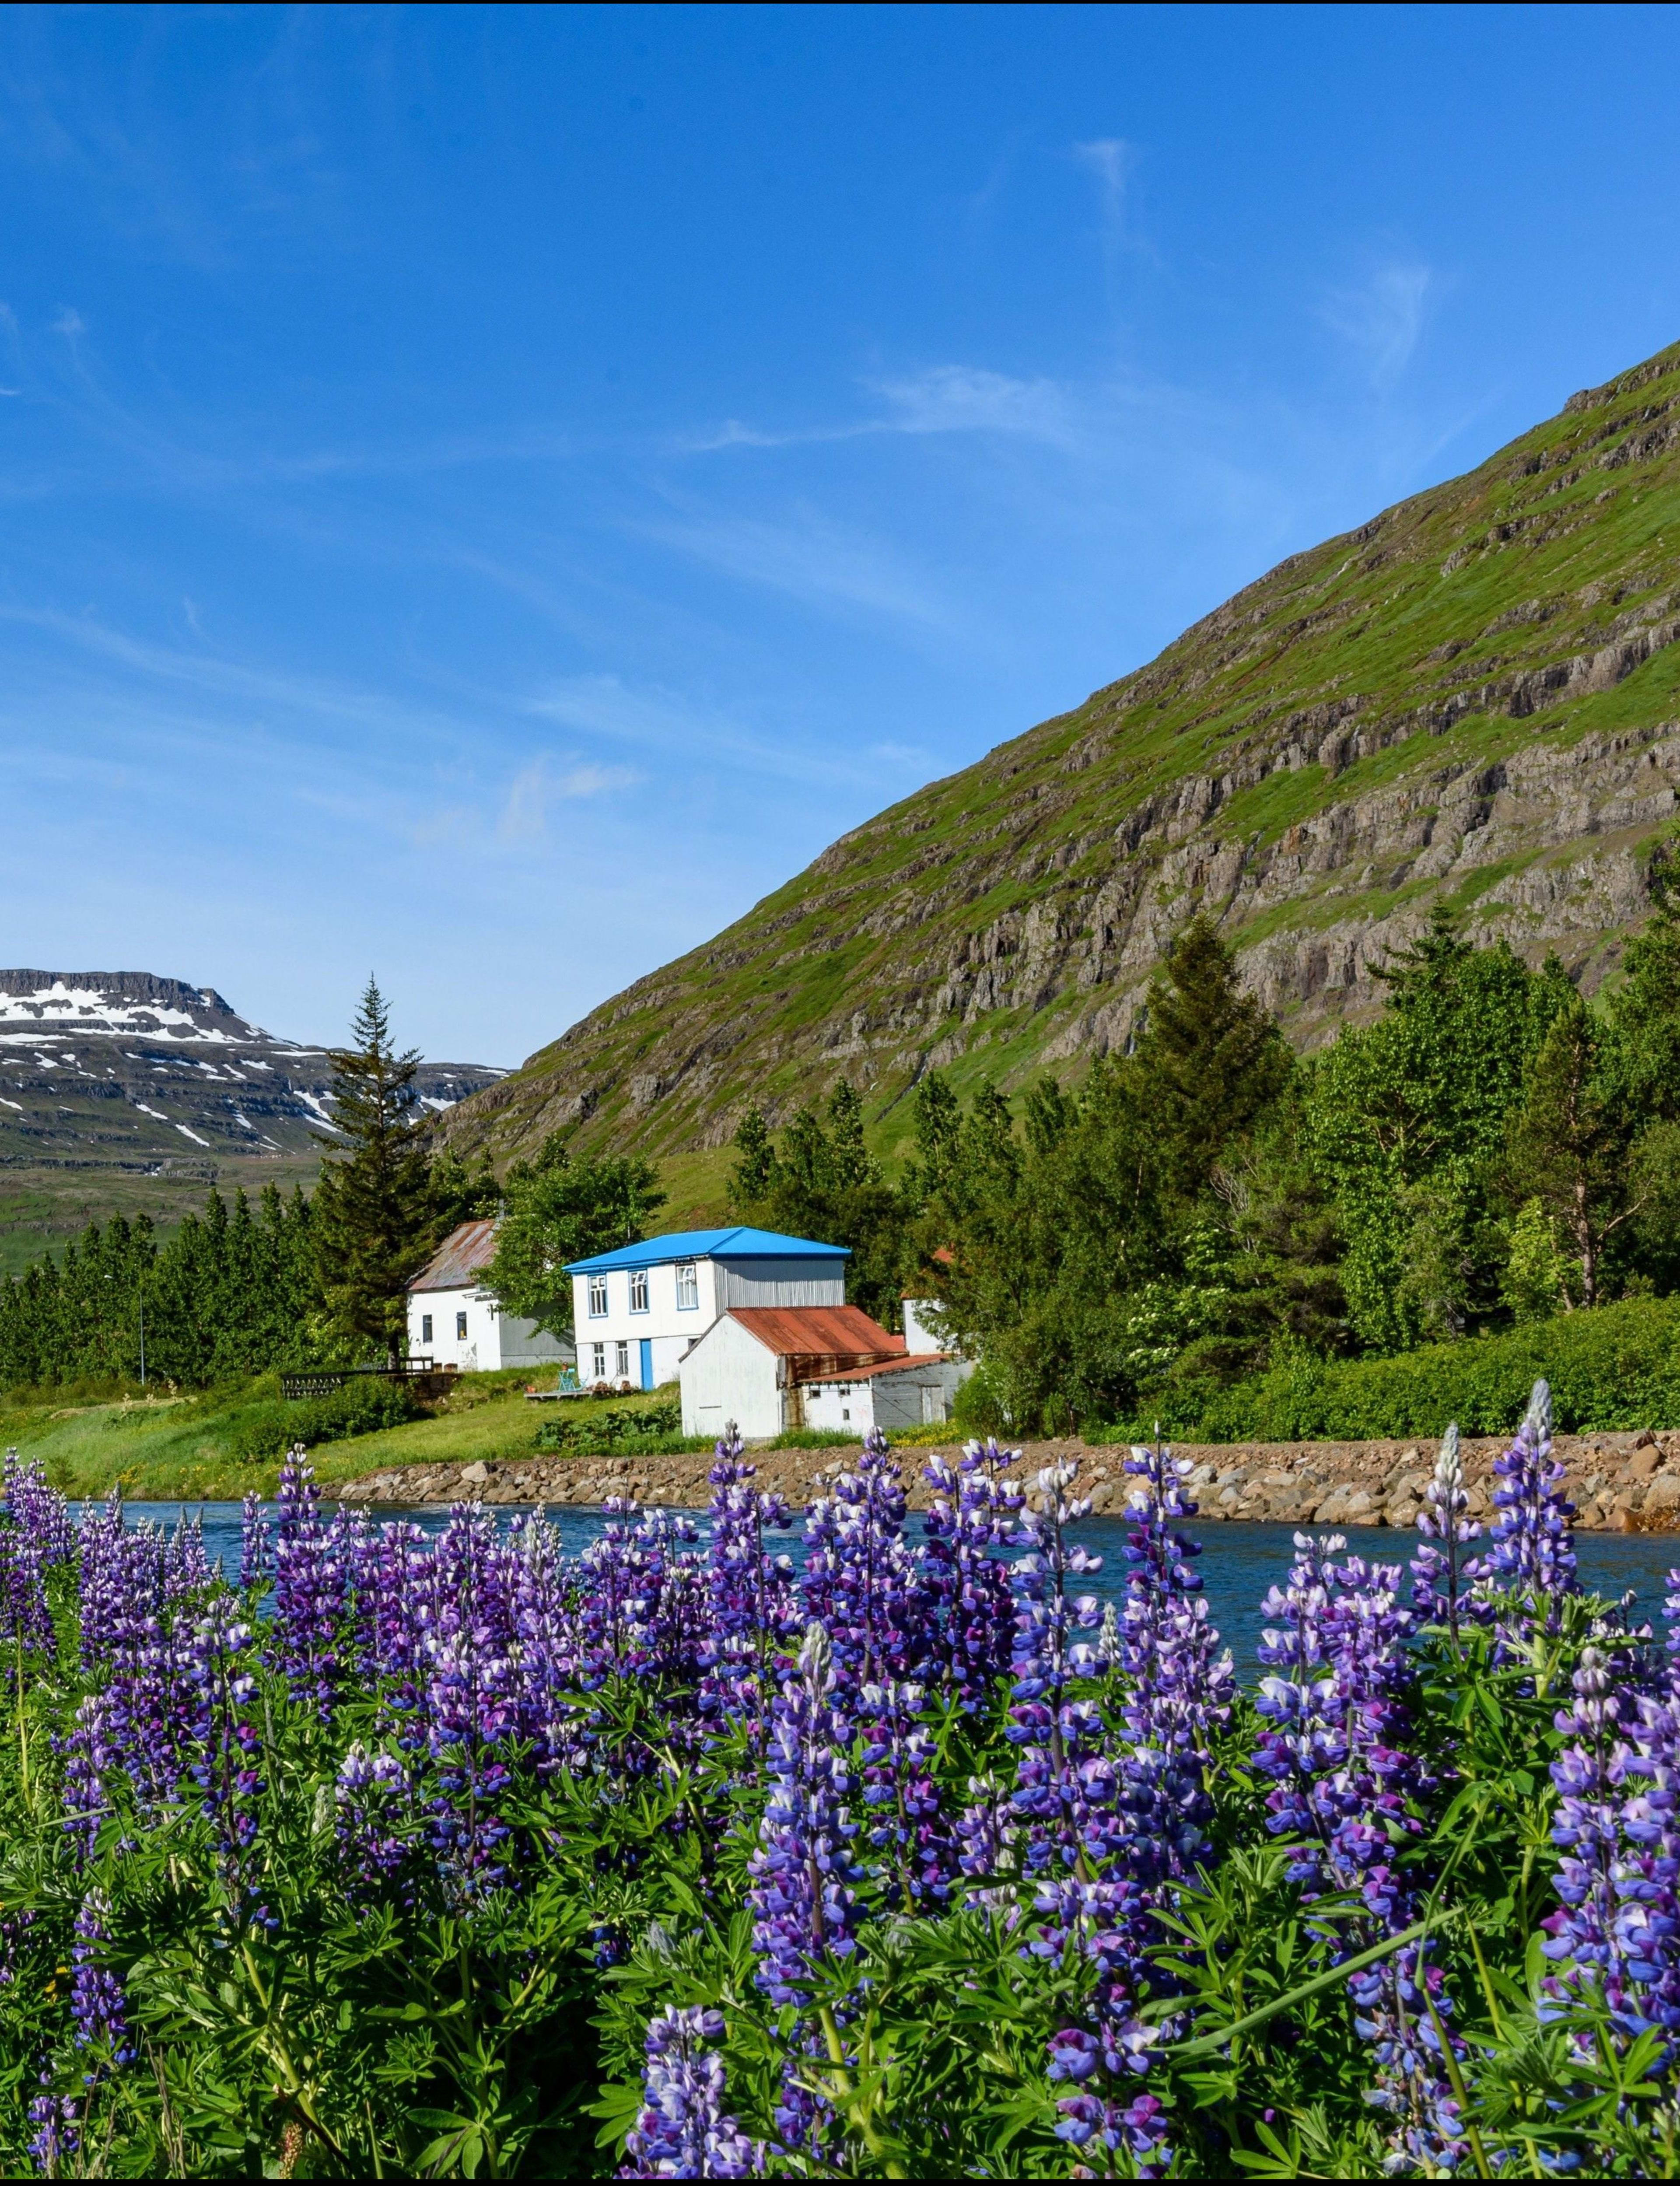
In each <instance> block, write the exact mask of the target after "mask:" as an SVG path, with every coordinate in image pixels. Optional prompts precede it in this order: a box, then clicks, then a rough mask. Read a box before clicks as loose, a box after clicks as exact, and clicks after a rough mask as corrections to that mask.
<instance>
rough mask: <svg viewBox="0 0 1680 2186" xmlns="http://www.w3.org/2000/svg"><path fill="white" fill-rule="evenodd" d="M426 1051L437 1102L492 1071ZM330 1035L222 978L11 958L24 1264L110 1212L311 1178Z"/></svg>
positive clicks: (11, 1162)
mask: <svg viewBox="0 0 1680 2186" xmlns="http://www.w3.org/2000/svg"><path fill="white" fill-rule="evenodd" d="M500 1076H501V1073H500V1072H499V1071H496V1070H494V1069H490V1068H487V1067H485V1066H484V1065H483V1064H479V1063H457V1062H428V1063H423V1064H422V1065H421V1067H420V1070H419V1073H418V1076H417V1081H416V1082H417V1087H418V1090H419V1092H420V1096H421V1098H422V1100H423V1101H424V1103H425V1105H426V1106H427V1107H428V1108H429V1109H430V1110H431V1111H433V1113H443V1112H444V1111H445V1110H446V1109H449V1108H451V1107H453V1106H454V1105H455V1103H456V1101H460V1100H461V1099H462V1097H463V1096H465V1095H467V1094H468V1093H471V1092H473V1091H476V1090H479V1089H480V1088H482V1087H484V1086H486V1085H491V1084H493V1083H494V1082H495V1081H496V1079H497V1078H499V1077H500ZM332 1079H333V1072H332V1064H331V1062H330V1060H329V1058H328V1051H327V1049H326V1048H325V1047H324V1046H321V1045H310V1044H308V1043H305V1042H303V1041H299V1040H285V1039H282V1038H279V1037H277V1035H276V1034H272V1033H270V1032H266V1031H265V1030H264V1029H262V1027H261V1026H260V1025H256V1024H253V1023H250V1022H249V1020H248V1019H247V1018H244V1017H241V1016H239V1014H238V1012H237V1011H235V1010H234V1009H233V1008H232V1006H231V1005H230V1004H229V1003H228V1002H227V1001H224V1000H223V998H222V996H221V995H219V994H218V993H217V992H216V989H214V988H212V987H199V986H193V985H192V984H189V983H188V982H187V981H185V980H181V979H170V978H158V977H157V976H155V975H154V974H153V973H151V972H50V971H36V970H15V971H0V1241H3V1242H4V1244H5V1245H6V1246H7V1247H8V1250H7V1251H6V1253H5V1254H4V1258H6V1259H7V1260H8V1261H9V1262H12V1263H15V1261H16V1260H17V1258H20V1257H22V1256H25V1255H26V1253H27V1252H28V1251H31V1250H39V1249H40V1246H41V1243H42V1241H43V1240H44V1239H45V1238H47V1237H49V1236H52V1235H53V1234H55V1233H58V1232H60V1231H62V1230H65V1229H73V1228H79V1227H80V1226H81V1224H82V1223H84V1222H87V1221H88V1220H96V1219H104V1217H106V1216H108V1215H109V1214H138V1213H147V1214H151V1215H152V1216H153V1217H154V1219H164V1220H168V1219H174V1218H176V1217H178V1216H179V1215H180V1214H183V1213H185V1212H186V1210H187V1208H188V1206H189V1205H192V1204H194V1203H196V1202H199V1201H200V1200H202V1198H203V1197H204V1191H205V1189H206V1187H207V1186H208V1185H211V1184H220V1185H224V1186H227V1187H228V1188H232V1186H234V1185H244V1187H245V1188H246V1189H247V1190H248V1191H257V1190H260V1189H261V1187H262V1185H264V1184H266V1183H269V1182H274V1183H277V1184H280V1185H285V1186H288V1187H289V1186H290V1185H292V1184H294V1183H296V1182H302V1183H305V1184H306V1183H307V1182H308V1181H309V1180H310V1179H311V1178H312V1177H313V1176H314V1174H316V1170H317V1169H318V1168H319V1166H320V1163H321V1157H322V1146H321V1142H320V1141H319V1139H318V1138H317V1137H316V1133H318V1132H322V1131H330V1130H331V1129H332V1122H333V1114H332V1105H333V1087H332Z"/></svg>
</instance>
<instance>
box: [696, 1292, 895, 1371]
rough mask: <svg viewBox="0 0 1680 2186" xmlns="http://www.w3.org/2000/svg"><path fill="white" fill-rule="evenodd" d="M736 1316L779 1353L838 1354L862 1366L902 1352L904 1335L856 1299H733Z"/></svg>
mask: <svg viewBox="0 0 1680 2186" xmlns="http://www.w3.org/2000/svg"><path fill="white" fill-rule="evenodd" d="M729 1316H730V1319H731V1320H738V1321H739V1322H740V1323H741V1326H742V1327H743V1328H744V1329H746V1330H747V1331H748V1332H749V1334H751V1335H753V1336H756V1337H758V1339H759V1342H760V1343H762V1344H763V1345H764V1347H765V1348H766V1349H767V1350H770V1351H773V1352H775V1354H776V1356H777V1358H778V1359H806V1358H812V1357H815V1358H820V1359H851V1360H854V1361H855V1362H856V1363H857V1365H860V1366H863V1365H869V1364H870V1363H871V1361H872V1360H875V1359H888V1358H894V1357H896V1358H899V1359H902V1358H903V1357H904V1337H902V1336H893V1335H890V1334H889V1333H888V1331H887V1330H886V1329H884V1328H883V1327H882V1326H881V1324H880V1322H879V1321H878V1320H871V1319H870V1317H869V1315H868V1314H866V1313H865V1311H864V1309H863V1308H862V1307H861V1306H858V1305H733V1306H731V1307H730V1309H729Z"/></svg>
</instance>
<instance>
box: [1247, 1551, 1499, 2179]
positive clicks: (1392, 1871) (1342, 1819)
mask: <svg viewBox="0 0 1680 2186" xmlns="http://www.w3.org/2000/svg"><path fill="white" fill-rule="evenodd" d="M1295 1541H1296V1561H1295V1564H1294V1567H1293V1568H1292V1569H1291V1572H1290V1577H1289V1580H1288V1583H1287V1584H1286V1585H1285V1587H1284V1588H1282V1589H1279V1588H1276V1587H1274V1588H1273V1589H1272V1590H1271V1592H1270V1593H1269V1594H1268V1596H1267V1598H1266V1601H1265V1603H1264V1605H1263V1614H1264V1615H1265V1616H1266V1617H1273V1618H1275V1619H1276V1620H1277V1622H1276V1624H1275V1625H1274V1626H1271V1627H1268V1628H1267V1630H1266V1631H1265V1634H1264V1636H1263V1640H1262V1644H1261V1646H1260V1650H1259V1652H1260V1657H1261V1660H1262V1661H1263V1662H1265V1663H1267V1664H1268V1665H1269V1666H1270V1667H1271V1668H1272V1670H1273V1672H1274V1674H1273V1675H1270V1676H1268V1677H1265V1678H1263V1679H1262V1680H1261V1684H1260V1695H1259V1698H1258V1700H1257V1702H1256V1706H1257V1708H1258V1710H1259V1712H1260V1713H1261V1714H1262V1715H1263V1717H1265V1718H1267V1721H1268V1729H1266V1730H1265V1731H1264V1732H1263V1734H1262V1736H1261V1740H1260V1745H1259V1747H1258V1750H1257V1752H1256V1754H1255V1757H1254V1761H1255V1766H1256V1767H1257V1768H1258V1769H1259V1770H1260V1772H1261V1773H1262V1774H1264V1775H1267V1776H1268V1777H1270V1778H1271V1779H1272V1782H1273V1789H1272V1790H1271V1791H1269V1792H1268V1795H1267V1800H1266V1804H1267V1807H1268V1810H1269V1812H1268V1821H1267V1827H1268V1829H1269V1830H1272V1831H1273V1833H1274V1835H1280V1836H1290V1837H1291V1838H1294V1839H1296V1840H1297V1841H1298V1842H1297V1843H1296V1846H1295V1847H1292V1849H1293V1853H1294V1856H1293V1858H1292V1860H1291V1865H1290V1867H1289V1869H1288V1873H1289V1875H1290V1878H1291V1881H1298V1882H1304V1883H1306V1884H1308V1886H1309V1895H1312V1894H1316V1893H1317V1892H1319V1891H1320V1890H1322V1889H1325V1888H1330V1889H1337V1890H1349V1891H1354V1890H1357V1891H1358V1893H1359V1894H1360V1896H1361V1897H1362V1898H1363V1899H1364V1903H1365V1906H1366V1908H1367V1910H1368V1913H1369V1916H1370V1918H1371V1920H1373V1921H1374V1922H1375V1924H1376V1925H1377V1926H1378V1929H1379V1931H1380V1932H1386V1933H1388V1934H1391V1935H1392V1934H1393V1933H1394V1932H1395V1931H1397V1930H1398V1929H1400V1928H1403V1927H1404V1926H1405V1925H1407V1924H1408V1922H1409V1920H1411V1919H1412V1917H1413V1914H1414V1898H1413V1896H1412V1894H1411V1892H1410V1889H1409V1886H1408V1885H1407V1883H1406V1882H1405V1881H1404V1880H1403V1877H1402V1875H1401V1874H1400V1872H1399V1870H1398V1869H1397V1867H1396V1865H1395V1864H1394V1845H1395V1840H1396V1839H1397V1838H1403V1837H1405V1836H1415V1835H1417V1834H1418V1833H1419V1832H1420V1830H1421V1828H1422V1824H1421V1823H1420V1821H1419V1820H1418V1819H1417V1818H1416V1816H1415V1815H1414V1813H1412V1812H1411V1811H1410V1805H1409V1801H1410V1799H1411V1797H1412V1796H1413V1795H1414V1794H1415V1792H1416V1791H1418V1790H1419V1789H1420V1787H1421V1785H1422V1775H1421V1772H1420V1768H1419V1767H1418V1764H1417V1763H1416V1762H1415V1760H1414V1758H1413V1757H1411V1756H1409V1755H1408V1753H1407V1752H1405V1750H1404V1747H1403V1744H1402V1743H1401V1742H1400V1741H1401V1740H1402V1738H1403V1734H1404V1730H1405V1728H1406V1715H1405V1709H1404V1704H1403V1694H1404V1692H1405V1690H1406V1687H1407V1685H1408V1683H1409V1680H1410V1674H1411V1673H1410V1666H1409V1662H1408V1652H1407V1649H1408V1640H1409V1638H1410V1635H1411V1634H1412V1632H1413V1630H1414V1628H1415V1617H1414V1612H1413V1611H1411V1610H1410V1609H1409V1608H1408V1606H1406V1605H1405V1604H1404V1603H1403V1602H1402V1600H1401V1599H1400V1595H1399V1582H1400V1571H1399V1567H1398V1566H1397V1565H1367V1564H1366V1563H1365V1562H1364V1561H1363V1560H1362V1559H1361V1558H1359V1557H1350V1558H1348V1559H1347V1561H1346V1562H1345V1563H1340V1564H1338V1563H1337V1562H1336V1561H1334V1559H1335V1557H1336V1554H1337V1552H1338V1551H1339V1550H1341V1548H1342V1547H1343V1546H1344V1545H1345V1544H1344V1543H1343V1541H1342V1540H1341V1537H1340V1536H1338V1535H1335V1534H1332V1535H1330V1537H1329V1538H1328V1539H1324V1540H1320V1541H1316V1542H1315V1541H1313V1540H1312V1539H1309V1538H1308V1536H1307V1535H1306V1534H1303V1533H1297V1534H1296V1537H1295ZM1280 1671H1281V1672H1283V1673H1285V1674H1283V1675H1279V1674H1276V1673H1278V1672H1280ZM1354 1947H1355V1946H1354V1944H1353V1942H1352V1939H1351V1938H1350V1940H1349V1942H1348V1944H1347V1948H1349V1949H1350V1950H1351V1949H1352V1948H1354ZM1350 1987H1351V1988H1352V1993H1353V1998H1354V2002H1355V2005H1356V2012H1357V2016H1356V2021H1355V2023H1356V2026H1358V2030H1359V2032H1360V2033H1361V2035H1362V2036H1363V2037H1364V2039H1365V2040H1366V2041H1367V2042H1369V2043H1370V2044H1371V2046H1372V2049H1373V2051H1374V2054H1375V2060H1376V2065H1377V2084H1376V2087H1375V2090H1374V2091H1373V2093H1372V2094H1371V2096H1370V2098H1369V2099H1370V2100H1371V2101H1372V2103H1373V2104H1374V2105H1376V2106H1377V2107H1378V2108H1379V2109H1382V2110H1386V2111H1387V2112H1388V2113H1389V2114H1390V2115H1391V2116H1392V2117H1393V2118H1394V2120H1395V2139H1394V2143H1393V2154H1394V2157H1395V2160H1396V2161H1401V2160H1403V2159H1406V2160H1410V2161H1413V2162H1415V2163H1419V2164H1422V2165H1424V2166H1425V2167H1427V2168H1432V2169H1436V2170H1448V2171H1450V2170H1452V2169H1453V2168H1455V2167H1456V2166H1457V2165H1458V2164H1459V2162H1461V2161H1463V2158H1464V2154H1465V2151H1466V2143H1465V2142H1464V2138H1463V2137H1462V2132H1461V2127H1460V2121H1459V2112H1458V2108H1457V2105H1456V2104H1455V2103H1454V2101H1453V2094H1452V2088H1451V2084H1450V2082H1449V2080H1448V2077H1447V2075H1446V2073H1445V2071H1444V2066H1443V2063H1442V2058H1441V2056H1440V2042H1439V2037H1438V2036H1437V2035H1436V2028H1435V2019H1437V2018H1438V2019H1439V2020H1440V2021H1441V2023H1442V2026H1447V2025H1448V2021H1449V2020H1450V2018H1451V2015H1452V2013H1451V2005H1450V2000H1449V1999H1448V1997H1447V1995H1446V1993H1445V1991H1444V1987H1443V1986H1442V1978H1441V1974H1440V1970H1439V1969H1438V1968H1436V1967H1433V1966H1431V1965H1429V1964H1428V1962H1427V1959H1426V1956H1425V1953H1424V1952H1423V1951H1422V1950H1420V1948H1418V1947H1415V1946H1414V1947H1410V1948H1407V1949H1406V1950H1403V1951H1402V1952H1399V1953H1396V1955H1395V1956H1394V1957H1393V1958H1392V1959H1386V1960H1385V1961H1383V1962H1382V1963H1381V1964H1380V1965H1377V1966H1375V1967H1372V1968H1368V1969H1367V1970H1365V1971H1364V1973H1362V1974H1358V1975H1356V1976H1352V1977H1351V1978H1350ZM1425 1989H1426V1990H1427V1993H1428V1995H1429V1997H1430V1998H1431V2001H1432V2003H1433V2004H1434V2006H1435V2014H1434V2017H1433V2018H1431V2016H1430V2015H1429V2014H1428V2013H1427V2012H1426V2011H1425V2009H1423V2006H1422V1998H1423V1995H1424V1993H1425ZM1448 2039H1449V2040H1453V2042H1454V2043H1455V2046H1456V2044H1457V2037H1453V2035H1451V2033H1450V2032H1449V2033H1448Z"/></svg>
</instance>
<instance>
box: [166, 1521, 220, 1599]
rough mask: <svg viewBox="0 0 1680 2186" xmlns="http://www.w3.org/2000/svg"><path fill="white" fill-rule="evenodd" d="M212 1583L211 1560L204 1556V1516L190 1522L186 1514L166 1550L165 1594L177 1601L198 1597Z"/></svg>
mask: <svg viewBox="0 0 1680 2186" xmlns="http://www.w3.org/2000/svg"><path fill="white" fill-rule="evenodd" d="M209 1584H210V1559H209V1557H208V1556H206V1555H205V1554H204V1520H203V1517H202V1516H199V1517H194V1518H189V1517H188V1516H187V1513H186V1511H184V1510H183V1511H182V1513H181V1514H180V1516H178V1517H177V1518H176V1522H175V1531H174V1533H172V1534H171V1536H170V1539H169V1543H168V1545H167V1547H166V1548H165V1550H164V1593H165V1597H166V1598H167V1599H168V1600H171V1601H175V1600H179V1599H181V1598H182V1596H183V1595H196V1594H199V1593H200V1592H202V1590H203V1589H204V1588H205V1587H207V1586H208V1585H209Z"/></svg>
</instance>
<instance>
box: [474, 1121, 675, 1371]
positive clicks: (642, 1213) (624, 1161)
mask: <svg viewBox="0 0 1680 2186" xmlns="http://www.w3.org/2000/svg"><path fill="white" fill-rule="evenodd" d="M503 1191H504V1194H505V1199H506V1207H505V1211H504V1213H503V1214H502V1219H501V1228H500V1229H499V1230H497V1232H496V1258H495V1259H494V1260H493V1261H492V1262H491V1263H490V1267H489V1268H488V1269H487V1270H485V1275H484V1281H485V1282H486V1283H487V1284H488V1286H489V1287H490V1289H491V1290H493V1291H494V1292H496V1296H497V1298H499V1299H500V1300H501V1303H502V1305H503V1307H504V1308H505V1309H507V1311H508V1312H509V1313H513V1314H519V1315H521V1316H522V1317H524V1318H525V1319H527V1320H534V1321H535V1322H536V1324H537V1326H539V1327H540V1328H546V1329H547V1330H549V1331H551V1332H552V1334H554V1335H556V1336H560V1337H569V1336H570V1335H571V1334H572V1323H573V1313H572V1279H571V1277H570V1276H569V1275H567V1273H566V1272H565V1270H566V1265H567V1263H568V1261H572V1260H586V1259H589V1258H591V1257H592V1256H593V1255H594V1254H595V1253H605V1252H609V1251H611V1250H612V1249H613V1247H617V1246H620V1245H635V1244H638V1243H639V1242H641V1239H642V1238H644V1237H645V1236H647V1225H648V1224H649V1223H650V1222H651V1221H652V1218H653V1217H654V1215H656V1214H658V1211H659V1209H660V1208H662V1207H663V1206H664V1203H665V1195H664V1191H662V1190H661V1189H660V1187H659V1181H658V1171H657V1170H656V1169H654V1167H653V1165H652V1163H651V1162H646V1161H642V1160H641V1159H640V1158H639V1157H636V1155H619V1154H603V1155H593V1154H585V1155H584V1156H582V1157H580V1158H578V1159H575V1160H574V1158H573V1156H572V1154H571V1152H570V1151H569V1149H568V1145H567V1139H566V1134H564V1133H563V1132H559V1131H556V1132H553V1133H552V1134H551V1135H550V1136H549V1137H548V1138H547V1139H546V1140H545V1141H543V1144H542V1146H541V1149H540V1152H538V1154H537V1156H536V1157H535V1160H534V1161H529V1162H516V1163H514V1165H513V1167H512V1169H509V1171H508V1173H507V1182H506V1184H505V1185H504V1187H503Z"/></svg>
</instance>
